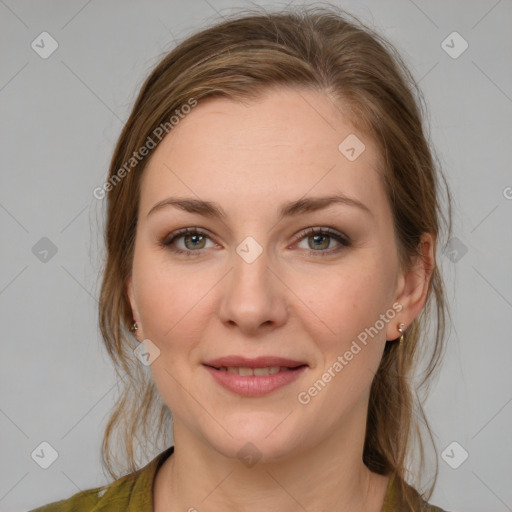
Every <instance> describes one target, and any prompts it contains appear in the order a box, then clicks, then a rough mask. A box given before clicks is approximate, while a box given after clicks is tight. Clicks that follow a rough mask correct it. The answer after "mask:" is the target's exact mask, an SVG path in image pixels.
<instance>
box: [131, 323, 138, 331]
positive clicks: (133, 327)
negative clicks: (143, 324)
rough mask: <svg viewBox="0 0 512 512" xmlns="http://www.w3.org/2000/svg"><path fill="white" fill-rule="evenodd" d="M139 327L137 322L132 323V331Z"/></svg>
mask: <svg viewBox="0 0 512 512" xmlns="http://www.w3.org/2000/svg"><path fill="white" fill-rule="evenodd" d="M138 328H139V326H138V325H137V322H133V324H132V325H130V331H132V332H133V331H136V330H137V329H138Z"/></svg>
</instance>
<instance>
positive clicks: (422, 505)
mask: <svg viewBox="0 0 512 512" xmlns="http://www.w3.org/2000/svg"><path fill="white" fill-rule="evenodd" d="M382 512H449V511H448V510H444V509H442V508H440V507H438V506H436V505H432V504H430V503H428V502H427V501H425V500H424V499H423V497H422V496H421V495H420V494H419V493H418V491H417V490H416V489H415V488H414V487H412V486H410V485H409V484H408V483H407V482H405V481H403V480H401V479H400V478H397V477H396V475H391V478H390V479H389V483H388V488H387V491H386V497H385V502H384V506H383V508H382Z"/></svg>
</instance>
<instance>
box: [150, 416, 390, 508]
mask: <svg viewBox="0 0 512 512" xmlns="http://www.w3.org/2000/svg"><path fill="white" fill-rule="evenodd" d="M356 439H357V437H356ZM361 439H362V442H364V432H363V436H359V441H361ZM354 440H355V438H354V436H353V435H352V436H351V435H347V433H346V432H345V433H344V434H343V435H334V436H331V437H329V438H328V439H327V440H326V441H324V442H323V443H321V444H318V445H316V446H312V447H310V448H309V449H302V448H301V450H300V452H299V451H298V450H297V453H295V454H292V455H290V456H289V457H287V458H286V460H281V461H278V462H276V461H272V462H261V461H260V462H258V463H256V464H255V465H253V466H251V467H247V466H245V465H244V464H242V463H241V462H240V461H239V460H238V459H232V458H229V457H225V456H224V455H222V454H219V452H217V451H215V450H213V449H212V448H211V446H209V445H207V444H205V443H203V442H201V441H198V440H197V438H195V437H194V436H193V435H192V434H191V433H190V432H189V431H188V430H187V429H186V428H185V427H184V426H183V425H180V424H179V423H176V422H175V424H174V441H175V443H174V444H175V449H174V453H173V455H172V456H171V457H169V458H168V459H167V460H166V462H165V463H164V464H163V466H162V467H161V468H160V471H159V472H158V473H157V476H156V479H155V485H154V490H153V494H154V510H155V511H156V512H174V511H175V510H181V511H183V510H190V511H191V512H193V511H195V510H198V511H199V510H206V509H207V510H209V511H212V512H215V511H223V512H229V511H238V510H244V511H247V512H256V511H258V512H259V511H261V510H279V511H280V512H288V511H289V512H292V511H293V512H295V511H297V510H308V511H315V510H336V512H349V511H351V512H352V511H353V510H365V511H366V512H381V510H382V506H383V503H384V499H385V495H386V489H387V484H388V482H389V477H388V476H383V475H378V474H376V473H373V472H371V471H370V470H369V469H368V468H367V467H366V466H365V465H364V463H363V461H362V458H361V453H362V444H361V443H360V442H354ZM354 447H355V448H354Z"/></svg>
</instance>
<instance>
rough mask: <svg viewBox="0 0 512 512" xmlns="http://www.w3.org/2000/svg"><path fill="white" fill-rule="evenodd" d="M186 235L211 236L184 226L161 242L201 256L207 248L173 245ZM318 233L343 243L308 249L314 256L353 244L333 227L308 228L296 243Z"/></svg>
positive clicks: (172, 249)
mask: <svg viewBox="0 0 512 512" xmlns="http://www.w3.org/2000/svg"><path fill="white" fill-rule="evenodd" d="M186 235H201V236H204V237H207V238H210V237H209V235H208V234H207V233H206V232H204V231H203V230H201V229H200V228H184V229H180V230H178V231H175V232H174V233H171V234H170V235H169V236H170V237H171V238H169V236H168V237H166V238H165V239H163V240H162V241H161V242H160V245H161V246H162V247H165V248H167V249H169V250H171V251H172V252H174V253H177V254H183V255H185V256H188V257H194V256H199V255H200V254H201V252H202V251H203V250H205V249H198V250H197V251H191V250H183V249H178V248H177V247H175V246H174V247H173V245H172V244H173V243H174V242H175V241H176V240H178V239H179V238H183V237H184V236H186ZM316 235H323V236H328V237H330V238H334V239H335V240H336V241H337V242H339V243H340V244H341V246H340V247H337V248H335V249H328V250H319V251H314V250H311V249H306V250H307V251H308V252H309V253H310V254H311V255H313V256H319V257H325V256H330V255H332V254H334V253H337V252H339V251H340V250H341V249H343V248H346V247H350V246H351V245H352V242H351V240H350V238H349V237H348V236H346V235H344V234H342V233H339V232H338V231H335V230H333V229H331V228H307V229H305V230H304V231H302V232H301V233H300V234H299V235H297V237H295V240H294V243H296V242H300V241H302V240H303V239H304V238H308V237H311V236H316Z"/></svg>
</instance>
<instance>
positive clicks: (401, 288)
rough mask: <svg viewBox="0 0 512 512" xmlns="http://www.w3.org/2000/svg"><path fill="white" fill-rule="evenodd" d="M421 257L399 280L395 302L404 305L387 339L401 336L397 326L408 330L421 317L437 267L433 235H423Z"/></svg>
mask: <svg viewBox="0 0 512 512" xmlns="http://www.w3.org/2000/svg"><path fill="white" fill-rule="evenodd" d="M418 248H419V251H420V253H421V254H420V255H418V256H415V258H414V260H413V264H412V267H410V268H409V269H407V270H405V271H403V272H402V273H401V274H400V277H399V279H398V283H397V288H396V292H395V297H396V298H395V302H398V303H399V304H401V305H402V309H401V310H400V312H399V313H398V314H397V316H396V322H393V323H389V324H388V328H387V333H386V336H387V337H386V339H388V340H395V339H397V338H398V337H399V336H400V333H399V332H398V331H397V325H398V324H399V323H401V322H403V323H404V324H405V327H404V330H406V329H407V328H408V327H409V326H410V325H411V323H412V321H413V320H414V319H415V318H416V316H418V315H419V313H420V312H421V310H422V309H423V307H424V306H425V302H426V301H427V293H428V289H429V284H430V280H431V278H432V273H433V271H434V268H435V266H436V261H435V254H436V239H435V236H434V235H433V234H432V233H423V234H422V235H421V238H420V242H419V245H418Z"/></svg>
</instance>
